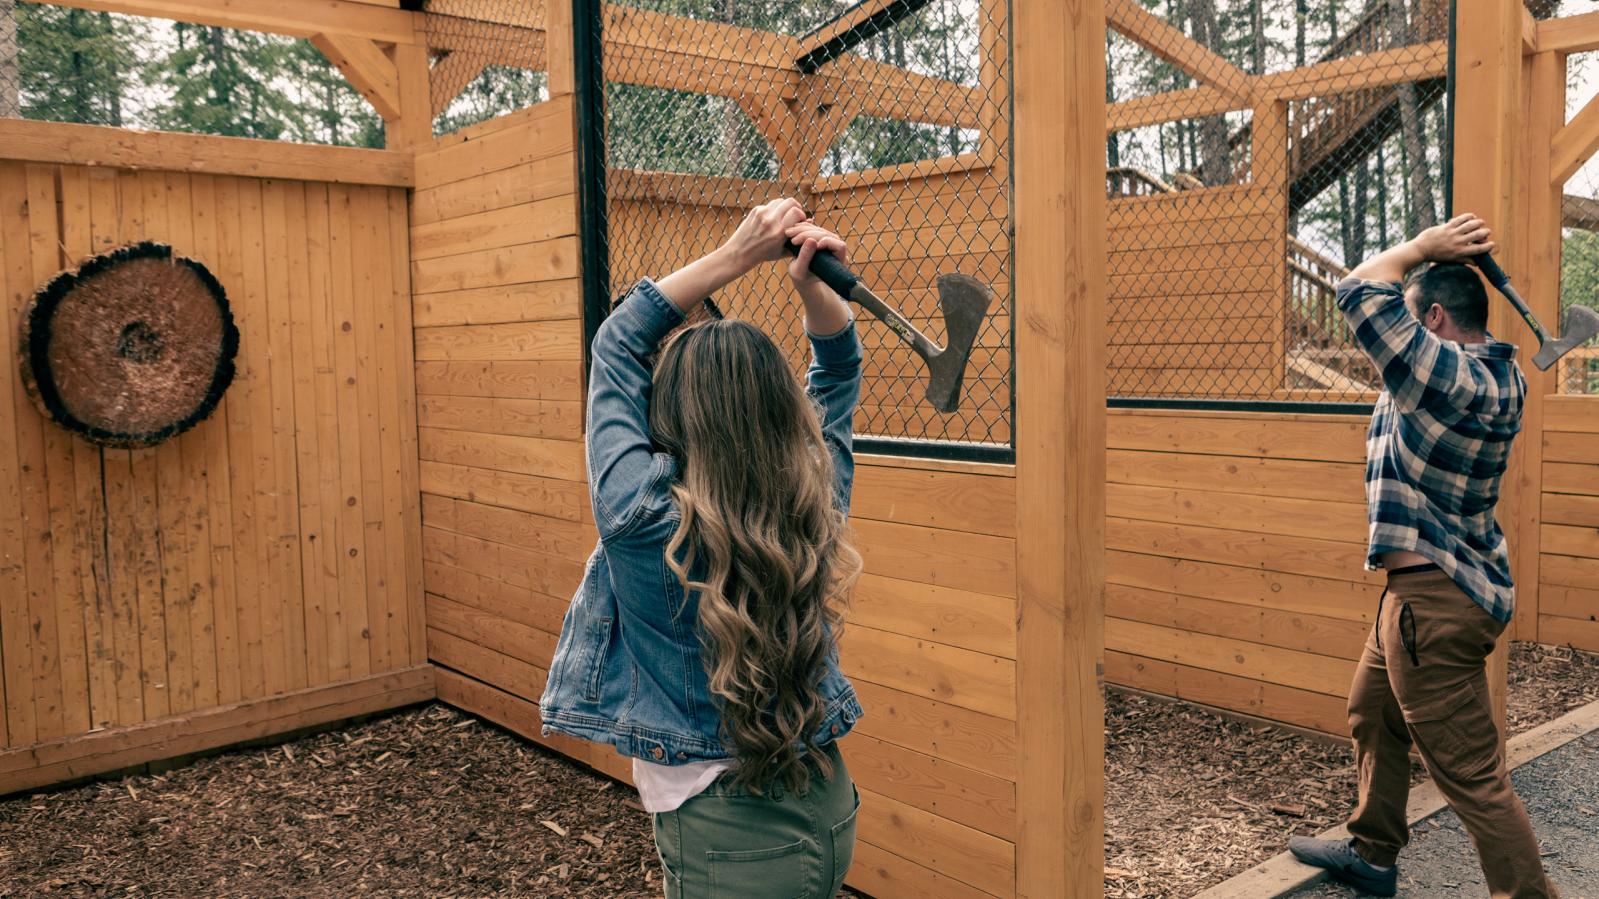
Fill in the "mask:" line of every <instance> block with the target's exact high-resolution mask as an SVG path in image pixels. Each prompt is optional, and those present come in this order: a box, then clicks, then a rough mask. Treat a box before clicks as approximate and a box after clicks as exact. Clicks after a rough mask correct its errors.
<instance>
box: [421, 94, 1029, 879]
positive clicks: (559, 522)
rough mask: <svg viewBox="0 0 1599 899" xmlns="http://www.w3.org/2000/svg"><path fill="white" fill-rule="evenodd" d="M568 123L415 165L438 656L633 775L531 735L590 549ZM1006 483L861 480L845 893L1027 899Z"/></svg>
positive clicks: (476, 704) (955, 470)
mask: <svg viewBox="0 0 1599 899" xmlns="http://www.w3.org/2000/svg"><path fill="white" fill-rule="evenodd" d="M571 117H572V109H571V106H570V104H569V103H567V102H565V101H563V100H556V101H552V102H550V103H547V104H541V106H539V107H535V108H534V109H532V110H529V111H527V112H525V113H518V114H517V115H515V116H512V117H509V118H507V119H504V120H497V121H496V122H494V123H489V124H488V125H485V126H482V127H480V128H477V129H473V130H470V131H468V132H465V133H464V134H461V135H456V136H452V137H449V138H442V139H440V140H439V141H438V142H437V144H436V147H435V149H432V150H429V151H426V152H424V153H422V154H419V156H418V160H417V175H418V188H417V191H416V194H415V197H414V200H413V225H412V232H411V238H412V251H413V255H414V261H413V274H414V280H415V285H416V291H417V293H416V301H415V302H416V314H415V322H416V345H417V389H418V392H419V398H418V405H419V410H420V417H421V421H420V425H421V428H420V434H421V458H422V463H421V464H422V491H423V496H422V502H423V510H422V518H423V524H424V537H423V547H424V558H425V568H426V571H425V583H426V591H427V615H428V619H427V620H428V631H427V633H428V652H429V657H430V658H431V659H432V660H433V662H434V663H435V664H436V665H438V666H439V671H438V675H437V678H438V689H439V695H440V697H441V698H442V699H444V700H445V701H447V702H451V703H453V704H455V705H458V706H460V707H462V708H465V709H467V710H469V711H472V712H475V713H477V714H480V715H484V716H486V717H488V718H490V719H492V720H495V721H497V722H499V723H501V724H503V725H505V726H507V727H509V728H511V729H513V730H515V731H517V732H518V733H521V734H524V735H526V736H528V737H530V738H532V739H534V740H538V741H541V742H544V743H546V744H547V745H550V746H552V747H553V748H555V749H557V750H558V751H561V752H563V753H565V754H567V755H570V756H572V757H574V758H577V759H580V760H582V761H585V762H587V763H588V764H590V765H592V766H594V767H596V768H598V769H600V770H603V771H605V772H607V773H609V774H612V775H613V776H616V777H619V778H621V779H624V780H626V779H628V777H629V774H630V764H629V763H628V762H627V761H626V760H625V759H622V758H621V757H619V756H617V755H616V754H615V752H614V750H613V749H612V748H611V747H608V746H592V745H589V744H585V743H581V742H578V741H573V740H567V739H560V738H556V739H553V740H547V739H545V738H543V737H541V736H540V735H539V733H538V730H539V721H538V710H537V707H536V704H535V703H536V701H537V699H538V697H539V695H540V694H541V693H542V691H543V688H544V681H545V674H546V671H547V670H548V666H549V664H550V660H551V656H552V654H553V653H554V650H555V643H556V638H557V636H558V634H559V632H560V625H561V618H562V615H563V613H564V611H565V607H566V604H567V603H568V602H569V601H570V597H571V595H572V592H573V591H574V590H575V589H576V587H577V584H578V582H579V581H580V580H581V577H582V571H583V566H584V561H585V559H586V557H587V555H588V553H589V551H590V549H591V548H592V546H593V544H594V541H595V536H596V535H595V530H594V526H593V522H592V519H591V512H590V509H589V504H588V496H587V486H586V484H585V471H584V465H583V444H582V438H583V434H582V422H581V413H582V400H583V379H582V377H581V372H580V370H579V366H580V364H581V363H580V361H579V360H580V359H581V357H582V336H581V327H580V316H581V303H580V299H579V296H580V293H579V290H578V284H577V281H576V280H575V278H576V277H577V274H578V269H577V258H576V253H575V239H574V238H573V237H572V235H575V234H576V227H577V220H576V214H575V207H574V205H573V199H574V192H575V189H576V182H575V180H574V177H573V172H574V169H573V165H574V163H573V156H572V149H571V147H572V143H571V127H572V126H571ZM556 171H560V172H564V173H565V180H564V181H561V180H560V179H559V178H555V177H552V178H550V179H549V180H548V181H545V180H543V174H541V173H549V172H556ZM616 214H617V210H616V209H614V208H613V216H615V215H616ZM620 214H621V215H624V216H625V215H626V214H627V211H626V210H625V208H624V210H623V211H621V213H620ZM714 215H721V216H722V217H724V218H727V221H726V222H723V221H722V219H721V218H717V219H716V223H717V224H726V225H728V227H729V228H730V227H731V225H732V224H736V221H737V218H738V216H740V215H742V211H738V212H736V213H734V212H728V213H726V214H722V213H715V214H714ZM709 217H713V216H708V218H709ZM718 233H720V232H718ZM468 241H470V242H471V249H467V242H468ZM568 247H571V248H572V249H571V251H568V249H567V248H568ZM614 252H615V253H616V254H617V258H619V259H622V258H626V257H625V254H626V252H627V250H626V248H625V245H624V246H623V247H617V248H615V250H614ZM619 280H621V279H619ZM629 280H630V278H629ZM1013 485H1014V480H1013V479H1012V477H1011V471H1010V469H1009V468H1008V467H992V466H990V467H978V466H942V467H940V466H926V467H919V466H916V465H915V464H913V463H912V464H905V465H900V464H895V463H891V462H889V461H886V460H879V461H877V462H871V463H868V464H863V465H861V467H860V475H859V484H858V487H857V489H856V498H855V512H856V522H855V528H856V534H857V539H858V540H859V542H860V546H861V550H862V553H863V555H864V556H865V558H866V572H867V573H866V575H865V576H864V578H863V580H862V582H861V586H860V589H859V590H858V591H857V592H856V594H855V597H854V601H853V603H854V604H853V608H852V611H851V624H850V626H849V628H848V630H847V632H846V635H845V637H844V644H843V658H844V664H845V668H846V671H847V672H848V673H849V674H850V675H851V677H852V678H853V679H854V681H855V683H856V685H857V687H858V689H859V690H860V693H861V698H862V701H863V703H864V704H865V706H866V708H867V716H866V718H865V719H864V720H863V721H862V722H861V723H860V725H859V727H858V730H857V732H856V734H855V735H853V736H851V737H850V738H849V739H848V740H847V741H846V743H845V753H846V756H847V758H848V762H849V765H850V768H851V771H852V772H853V773H854V776H855V778H856V780H857V782H858V783H859V786H860V789H861V794H862V797H863V802H864V805H863V810H862V812H861V825H860V835H861V836H860V838H861V843H860V844H859V847H858V849H857V855H856V865H855V868H854V872H853V874H852V875H851V877H852V882H853V883H855V884H856V885H858V886H860V887H861V888H862V889H864V890H866V891H867V892H869V893H871V894H873V895H877V896H883V897H893V896H921V895H939V896H972V897H981V896H1008V895H1013V894H1014V891H1015V847H1014V839H1015V827H1016V793H1015V767H1016V742H1015V718H1016V706H1015V683H1014V676H1015V661H1014V659H1015V598H1014V597H1015V590H1016V585H1015V574H1014V559H1015V541H1014V529H1015V491H1014V486H1013Z"/></svg>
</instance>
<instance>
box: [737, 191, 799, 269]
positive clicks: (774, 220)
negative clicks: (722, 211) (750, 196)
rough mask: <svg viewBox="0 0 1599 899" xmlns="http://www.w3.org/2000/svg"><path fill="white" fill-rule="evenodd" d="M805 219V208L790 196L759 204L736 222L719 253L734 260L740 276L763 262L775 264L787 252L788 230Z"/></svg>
mask: <svg viewBox="0 0 1599 899" xmlns="http://www.w3.org/2000/svg"><path fill="white" fill-rule="evenodd" d="M805 219H806V215H805V209H804V207H802V206H800V204H799V201H798V200H796V199H794V198H792V197H787V198H784V199H781V200H772V201H771V202H769V203H762V204H761V205H759V206H757V207H755V208H754V209H751V210H750V211H749V214H747V215H745V216H744V221H742V222H739V225H738V230H736V231H734V232H733V236H732V237H729V238H728V239H727V242H726V243H724V244H722V252H724V253H726V254H727V256H728V257H729V258H730V259H732V260H733V261H734V263H735V264H736V265H737V266H738V268H739V270H740V274H742V273H743V272H747V271H749V270H750V269H752V268H754V267H756V266H757V265H760V264H761V263H763V262H776V261H777V260H779V259H782V258H783V256H784V254H785V253H786V252H787V251H786V249H785V248H784V244H786V243H787V242H788V230H789V229H790V228H792V227H793V226H795V225H797V224H799V223H800V222H803V221H805Z"/></svg>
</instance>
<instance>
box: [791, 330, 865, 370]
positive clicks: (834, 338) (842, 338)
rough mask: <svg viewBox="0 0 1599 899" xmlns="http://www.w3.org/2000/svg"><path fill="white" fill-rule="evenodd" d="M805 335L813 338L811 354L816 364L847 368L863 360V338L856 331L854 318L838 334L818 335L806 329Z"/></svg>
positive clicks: (824, 366) (826, 366)
mask: <svg viewBox="0 0 1599 899" xmlns="http://www.w3.org/2000/svg"><path fill="white" fill-rule="evenodd" d="M805 336H806V337H809V338H810V340H811V355H812V356H813V357H815V359H816V364H817V365H820V366H822V367H823V368H845V367H848V366H851V365H859V364H860V362H861V355H862V352H861V340H860V336H859V335H857V334H856V332H855V320H854V319H850V322H849V324H847V325H845V326H844V327H843V328H841V329H839V331H838V333H836V334H829V335H827V336H826V337H818V336H816V335H815V334H812V333H811V332H809V331H806V332H805Z"/></svg>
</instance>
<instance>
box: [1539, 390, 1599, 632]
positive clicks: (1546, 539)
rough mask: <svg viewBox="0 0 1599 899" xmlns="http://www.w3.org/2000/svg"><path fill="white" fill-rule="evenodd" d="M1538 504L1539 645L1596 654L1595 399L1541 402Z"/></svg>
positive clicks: (1598, 462)
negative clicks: (1567, 646) (1569, 647)
mask: <svg viewBox="0 0 1599 899" xmlns="http://www.w3.org/2000/svg"><path fill="white" fill-rule="evenodd" d="M1521 439H1523V440H1525V439H1527V438H1526V436H1523V437H1522V438H1521ZM1542 499H1543V505H1542V513H1543V514H1542V523H1541V525H1540V529H1539V531H1540V532H1539V534H1538V535H1537V536H1538V538H1539V539H1540V541H1541V542H1540V545H1539V556H1538V558H1539V571H1538V582H1539V600H1538V612H1539V615H1538V640H1539V642H1541V643H1568V644H1570V645H1572V646H1575V647H1577V648H1579V649H1586V650H1589V651H1591V652H1599V398H1595V397H1591V396H1550V397H1546V398H1545V400H1544V430H1543V497H1542Z"/></svg>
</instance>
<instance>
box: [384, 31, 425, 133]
mask: <svg viewBox="0 0 1599 899" xmlns="http://www.w3.org/2000/svg"><path fill="white" fill-rule="evenodd" d="M394 68H395V73H396V75H397V77H398V79H399V83H400V116H399V118H398V119H391V120H390V121H388V122H387V123H386V127H387V138H388V139H387V144H388V147H389V149H391V150H403V149H414V148H416V147H420V146H422V145H424V144H426V143H427V142H428V141H431V140H432V139H433V99H432V93H431V84H432V83H431V81H430V80H429V78H428V48H427V47H425V46H423V45H421V44H396V45H395V46H394Z"/></svg>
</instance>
